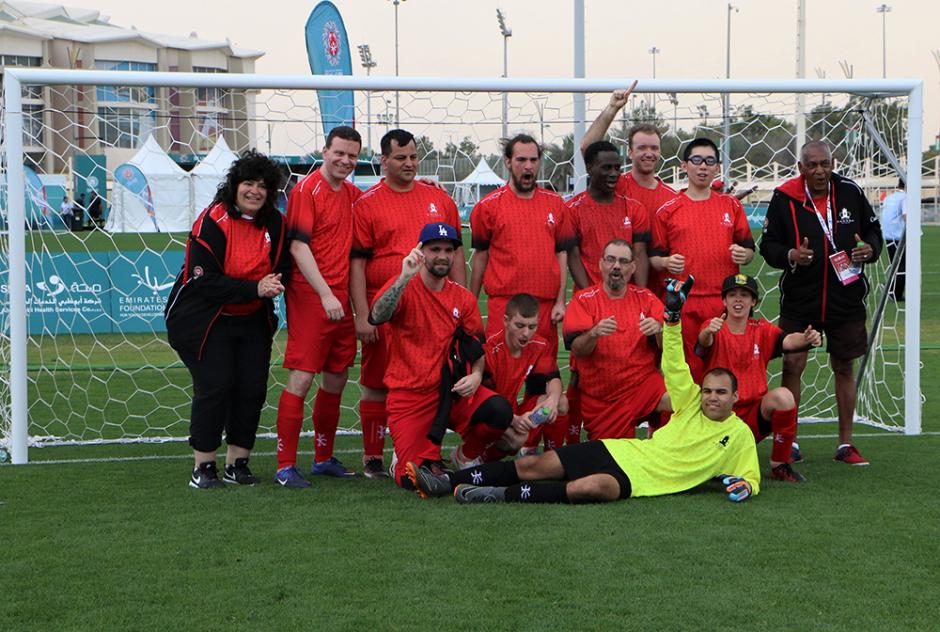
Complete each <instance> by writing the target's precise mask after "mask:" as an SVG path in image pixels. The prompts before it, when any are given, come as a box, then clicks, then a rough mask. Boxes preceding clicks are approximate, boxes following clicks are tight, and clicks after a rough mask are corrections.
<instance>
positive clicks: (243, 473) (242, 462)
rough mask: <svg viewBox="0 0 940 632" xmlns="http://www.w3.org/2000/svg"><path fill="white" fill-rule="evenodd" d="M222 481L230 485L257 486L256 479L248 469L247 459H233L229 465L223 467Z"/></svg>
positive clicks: (257, 481)
mask: <svg viewBox="0 0 940 632" xmlns="http://www.w3.org/2000/svg"><path fill="white" fill-rule="evenodd" d="M222 480H223V481H225V482H226V483H229V484H231V485H257V484H258V483H259V482H260V481H259V480H258V477H257V476H255V475H254V474H252V473H251V470H249V469H248V458H247V457H246V458H243V459H235V462H234V463H232V464H231V465H226V466H225V474H224V475H223V476H222Z"/></svg>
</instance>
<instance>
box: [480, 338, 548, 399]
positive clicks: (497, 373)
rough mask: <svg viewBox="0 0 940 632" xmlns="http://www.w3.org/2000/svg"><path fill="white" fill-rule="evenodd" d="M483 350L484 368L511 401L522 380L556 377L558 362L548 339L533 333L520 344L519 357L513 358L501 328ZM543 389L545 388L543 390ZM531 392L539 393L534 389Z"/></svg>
mask: <svg viewBox="0 0 940 632" xmlns="http://www.w3.org/2000/svg"><path fill="white" fill-rule="evenodd" d="M483 349H484V350H485V351H486V370H487V372H488V373H489V374H490V375H491V376H492V379H493V385H494V387H495V388H494V389H493V390H495V391H496V392H497V393H499V394H500V395H502V396H503V397H505V398H506V399H507V400H509V401H510V402H513V403H515V402H517V401H518V399H519V391H520V390H521V389H522V385H523V383H525V382H527V381H528V380H530V379H531V378H537V381H538V382H540V383H545V382H547V381H548V380H551V379H553V378H556V377H560V376H559V373H558V363H557V362H555V357H554V355H553V354H552V352H551V349H550V348H549V345H548V342H547V341H546V340H545V338H543V337H542V336H539V335H538V334H536V335H535V336H533V337H532V338H531V339H530V340H529V342H528V344H526V346H524V347H522V349H521V351H520V353H519V357H518V358H514V357H512V355H511V354H510V353H509V347H508V346H506V331H505V330H504V329H500V330H499V333H496V334H493V335H492V336H490V337H489V338H487V340H486V344H484V345H483ZM543 392H544V391H543ZM532 394H533V395H536V394H537V395H541V394H542V393H536V392H533V393H532Z"/></svg>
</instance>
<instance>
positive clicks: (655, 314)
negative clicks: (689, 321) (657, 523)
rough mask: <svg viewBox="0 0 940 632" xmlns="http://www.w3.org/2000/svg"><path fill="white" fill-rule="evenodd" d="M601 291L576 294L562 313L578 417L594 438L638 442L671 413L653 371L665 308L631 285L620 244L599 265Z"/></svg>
mask: <svg viewBox="0 0 940 632" xmlns="http://www.w3.org/2000/svg"><path fill="white" fill-rule="evenodd" d="M599 265H600V269H601V276H602V277H603V284H602V285H596V286H592V287H589V288H587V289H584V290H581V291H580V292H577V293H576V294H575V296H574V298H573V299H572V300H571V304H570V305H569V306H568V312H567V313H566V314H565V323H564V338H565V345H566V346H567V347H568V348H569V349H570V350H571V354H572V356H574V357H576V358H577V359H578V375H579V379H580V388H581V414H582V415H583V417H584V427H585V429H586V430H587V433H588V437H589V438H590V439H620V438H631V437H634V436H635V435H636V425H637V423H638V422H640V421H642V420H643V419H645V418H646V417H648V416H649V415H650V414H652V413H654V412H663V411H668V410H670V403H669V396H668V395H667V394H666V386H665V383H664V382H663V377H662V374H661V373H660V372H659V369H658V368H657V366H656V350H657V349H659V348H660V345H661V342H660V340H661V339H660V334H661V333H662V320H663V304H662V303H661V302H660V301H659V299H658V298H656V297H655V296H654V295H653V293H652V292H650V291H649V290H647V289H645V288H638V287H636V286H633V285H630V284H629V280H630V276H631V274H632V273H633V268H634V263H633V253H632V251H631V248H630V244H628V243H627V242H625V241H623V240H620V239H615V240H613V241H611V242H610V243H608V244H607V246H606V247H605V248H604V256H603V257H602V258H601V260H600V261H599Z"/></svg>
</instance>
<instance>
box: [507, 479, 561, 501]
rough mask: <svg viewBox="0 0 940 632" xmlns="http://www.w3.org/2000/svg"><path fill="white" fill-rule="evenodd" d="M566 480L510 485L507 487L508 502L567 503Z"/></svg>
mask: <svg viewBox="0 0 940 632" xmlns="http://www.w3.org/2000/svg"><path fill="white" fill-rule="evenodd" d="M567 485H568V484H567V483H566V482H564V481H539V482H525V483H518V484H516V485H510V486H509V487H508V488H507V489H506V502H509V503H567V502H571V501H569V500H568V494H567V493H566V492H565V488H566V487H567Z"/></svg>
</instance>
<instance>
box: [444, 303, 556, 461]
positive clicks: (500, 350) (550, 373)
mask: <svg viewBox="0 0 940 632" xmlns="http://www.w3.org/2000/svg"><path fill="white" fill-rule="evenodd" d="M538 326H539V301H538V299H536V298H535V297H533V296H532V295H530V294H516V295H515V296H513V297H511V298H510V299H509V302H507V303H506V312H505V314H504V315H503V329H501V330H499V331H498V332H497V333H495V334H493V335H492V336H490V337H489V338H488V339H487V341H486V344H484V345H483V348H484V350H485V351H486V377H485V379H484V381H485V383H487V385H488V386H491V387H492V389H493V390H494V391H496V392H497V393H499V394H500V395H502V396H503V397H505V398H506V400H507V401H509V402H516V401H517V399H518V397H519V391H520V389H521V388H522V386H523V384H525V397H524V398H523V400H522V402H521V403H518V404H516V406H515V415H513V421H512V424H510V426H509V428H507V429H506V433H505V434H504V435H503V438H502V439H500V440H499V441H498V442H497V443H496V444H495V445H493V446H491V447H490V448H488V449H487V451H486V453H485V454H484V457H483V460H484V461H494V460H499V459H501V458H502V457H504V456H508V455H510V454H515V453H516V452H518V451H519V449H520V447H521V446H522V445H523V443H525V448H523V450H532V451H533V452H534V451H535V449H536V447H537V446H538V444H539V441H540V440H541V439H542V438H543V437H544V439H545V449H546V450H553V449H555V448H556V447H558V446H561V445H563V444H564V440H565V431H566V430H567V420H566V419H565V416H566V413H567V412H568V402H567V401H566V400H565V396H564V395H562V388H561V375H560V373H559V372H558V363H557V362H556V361H555V357H554V355H553V354H552V352H551V348H550V345H549V344H548V341H546V340H545V338H543V337H542V336H540V335H539V334H538V333H536V330H537V329H538ZM542 409H548V410H547V418H546V419H544V420H542V421H541V422H539V423H535V421H533V419H532V418H531V414H532V413H533V412H534V411H536V410H542ZM451 460H452V461H453V460H454V459H451ZM455 465H456V464H455Z"/></svg>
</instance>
